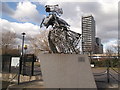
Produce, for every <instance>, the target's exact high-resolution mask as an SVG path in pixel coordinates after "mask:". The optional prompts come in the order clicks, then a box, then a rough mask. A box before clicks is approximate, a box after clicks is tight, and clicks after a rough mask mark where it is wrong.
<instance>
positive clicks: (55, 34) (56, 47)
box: [40, 5, 81, 53]
mask: <svg viewBox="0 0 120 90" xmlns="http://www.w3.org/2000/svg"><path fill="white" fill-rule="evenodd" d="M45 8H46V12H48V13H49V15H48V16H47V17H45V18H44V19H43V20H42V22H41V25H40V27H42V26H43V25H44V26H45V27H46V28H48V27H49V26H50V25H51V26H52V28H53V29H52V30H50V31H49V34H48V42H49V47H50V49H51V51H52V52H53V53H79V52H80V50H79V46H78V44H79V42H80V38H81V37H80V36H81V34H79V33H76V32H73V31H71V30H70V29H69V27H70V25H69V24H68V23H67V22H66V21H64V20H63V19H61V18H60V16H61V15H62V14H63V11H62V9H61V8H59V6H58V5H46V6H45Z"/></svg>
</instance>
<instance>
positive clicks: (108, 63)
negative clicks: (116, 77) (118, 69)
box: [107, 58, 110, 83]
mask: <svg viewBox="0 0 120 90" xmlns="http://www.w3.org/2000/svg"><path fill="white" fill-rule="evenodd" d="M108 59H109V58H108ZM109 66H110V61H109V60H107V82H108V83H109V82H110V75H109V73H110V72H109V71H110V68H109Z"/></svg>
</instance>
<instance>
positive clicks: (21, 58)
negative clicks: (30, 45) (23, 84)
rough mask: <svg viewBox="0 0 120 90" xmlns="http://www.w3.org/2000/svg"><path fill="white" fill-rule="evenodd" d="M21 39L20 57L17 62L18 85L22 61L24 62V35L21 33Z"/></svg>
mask: <svg viewBox="0 0 120 90" xmlns="http://www.w3.org/2000/svg"><path fill="white" fill-rule="evenodd" d="M22 37H23V39H22V55H21V57H20V60H19V73H18V84H19V83H20V74H21V70H22V61H24V57H23V56H24V54H23V53H24V51H23V50H24V38H25V33H24V32H23V33H22Z"/></svg>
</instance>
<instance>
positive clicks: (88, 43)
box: [82, 15, 95, 53]
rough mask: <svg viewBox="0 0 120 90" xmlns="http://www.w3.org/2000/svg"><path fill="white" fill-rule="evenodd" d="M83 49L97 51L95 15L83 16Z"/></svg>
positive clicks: (86, 51)
mask: <svg viewBox="0 0 120 90" xmlns="http://www.w3.org/2000/svg"><path fill="white" fill-rule="evenodd" d="M82 51H83V53H95V20H94V17H93V16H92V15H91V16H84V17H82Z"/></svg>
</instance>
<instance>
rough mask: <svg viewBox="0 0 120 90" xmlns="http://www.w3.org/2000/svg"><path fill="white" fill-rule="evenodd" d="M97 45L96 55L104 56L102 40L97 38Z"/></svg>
mask: <svg viewBox="0 0 120 90" xmlns="http://www.w3.org/2000/svg"><path fill="white" fill-rule="evenodd" d="M95 39H96V45H95V53H96V54H102V53H103V45H102V44H101V39H100V38H98V37H96V38H95Z"/></svg>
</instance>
